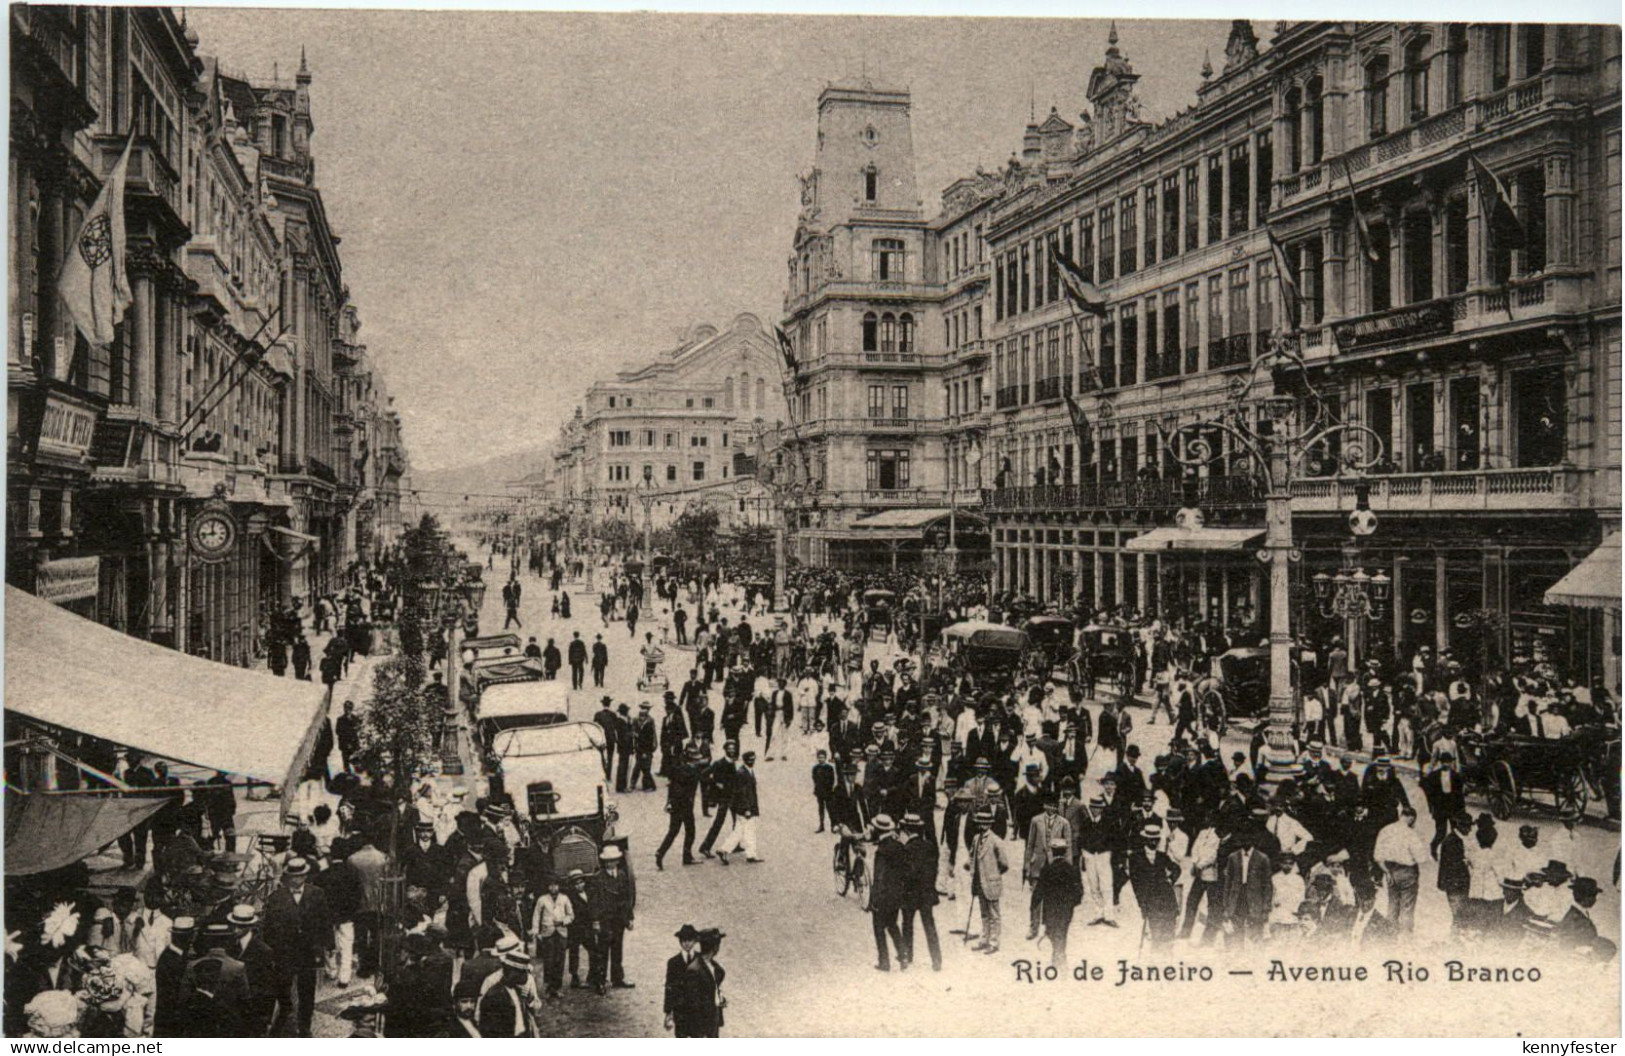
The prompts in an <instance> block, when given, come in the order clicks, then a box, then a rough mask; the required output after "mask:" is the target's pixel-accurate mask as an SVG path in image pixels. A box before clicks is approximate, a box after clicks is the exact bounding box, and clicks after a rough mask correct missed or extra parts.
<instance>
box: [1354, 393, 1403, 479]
mask: <svg viewBox="0 0 1625 1056" xmlns="http://www.w3.org/2000/svg"><path fill="white" fill-rule="evenodd" d="M1363 424H1364V425H1365V427H1366V428H1367V429H1370V430H1371V431H1372V432H1373V433H1375V434H1377V440H1378V441H1379V442H1380V443H1381V445H1382V448H1381V450H1380V451H1374V452H1370V454H1371V455H1374V456H1376V457H1377V458H1378V459H1379V460H1387V461H1389V462H1391V463H1393V464H1394V465H1395V466H1397V465H1398V464H1399V458H1398V452H1396V451H1395V450H1394V390H1392V389H1377V390H1375V391H1373V392H1367V393H1366V394H1365V422H1364V423H1363Z"/></svg>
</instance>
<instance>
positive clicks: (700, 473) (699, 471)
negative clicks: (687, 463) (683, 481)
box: [694, 462, 705, 480]
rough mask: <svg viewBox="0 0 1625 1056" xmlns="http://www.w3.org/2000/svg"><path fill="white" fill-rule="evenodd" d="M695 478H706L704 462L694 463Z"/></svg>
mask: <svg viewBox="0 0 1625 1056" xmlns="http://www.w3.org/2000/svg"><path fill="white" fill-rule="evenodd" d="M694 479H695V480H704V479H705V463H704V462H696V463H694Z"/></svg>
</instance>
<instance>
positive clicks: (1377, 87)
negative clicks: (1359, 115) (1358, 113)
mask: <svg viewBox="0 0 1625 1056" xmlns="http://www.w3.org/2000/svg"><path fill="white" fill-rule="evenodd" d="M1388 66H1389V64H1388V56H1386V55H1378V56H1377V57H1376V58H1374V59H1372V60H1371V61H1370V62H1368V63H1366V64H1365V133H1366V138H1367V139H1380V138H1381V137H1383V136H1386V135H1387V134H1388Z"/></svg>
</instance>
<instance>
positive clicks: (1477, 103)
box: [1276, 71, 1558, 205]
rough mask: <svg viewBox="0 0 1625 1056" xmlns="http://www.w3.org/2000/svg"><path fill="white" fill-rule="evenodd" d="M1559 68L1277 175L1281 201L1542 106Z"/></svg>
mask: <svg viewBox="0 0 1625 1056" xmlns="http://www.w3.org/2000/svg"><path fill="white" fill-rule="evenodd" d="M1548 81H1554V82H1555V72H1554V71H1545V72H1543V73H1542V74H1541V75H1540V76H1536V77H1533V78H1530V79H1529V80H1526V81H1523V82H1521V83H1519V84H1514V85H1509V86H1508V87H1506V88H1503V89H1501V90H1500V91H1498V92H1494V93H1492V94H1490V95H1487V96H1484V97H1483V98H1480V99H1471V100H1468V101H1467V102H1464V103H1461V104H1459V105H1457V106H1455V107H1452V108H1451V109H1449V110H1446V111H1444V112H1443V113H1439V114H1434V115H1432V116H1429V117H1421V118H1418V119H1416V120H1415V121H1414V122H1413V123H1412V124H1409V125H1407V126H1406V127H1404V128H1402V129H1399V130H1398V131H1395V132H1391V133H1389V134H1387V135H1384V136H1380V137H1378V138H1376V139H1374V140H1372V141H1370V142H1368V143H1363V144H1361V145H1360V146H1357V147H1355V148H1353V149H1352V150H1348V151H1345V152H1344V153H1343V154H1341V155H1339V156H1337V157H1333V158H1327V159H1326V160H1325V161H1323V162H1321V163H1320V164H1318V165H1316V166H1315V167H1314V168H1310V169H1304V170H1302V171H1300V172H1296V173H1292V174H1291V175H1288V176H1284V177H1282V178H1281V179H1280V180H1278V181H1277V184H1276V186H1277V187H1278V188H1279V190H1280V201H1281V204H1283V205H1285V204H1287V203H1289V202H1292V201H1293V200H1295V199H1298V198H1301V197H1303V196H1305V195H1308V194H1310V193H1312V192H1315V191H1320V190H1326V191H1328V192H1330V193H1337V192H1341V191H1343V190H1345V189H1346V186H1347V178H1346V177H1345V176H1344V174H1343V173H1344V169H1345V167H1346V168H1347V170H1348V172H1350V173H1352V174H1354V176H1355V177H1356V179H1357V180H1358V181H1359V182H1364V181H1365V180H1368V179H1373V178H1380V177H1382V176H1385V175H1387V173H1388V172H1389V171H1390V170H1393V169H1398V168H1401V167H1404V166H1406V165H1409V164H1411V163H1413V162H1415V161H1418V160H1421V159H1426V158H1430V157H1431V156H1433V155H1435V154H1442V153H1444V152H1446V151H1448V150H1450V149H1452V148H1454V147H1457V146H1459V145H1461V143H1463V142H1464V141H1465V140H1466V138H1467V137H1468V136H1470V135H1473V134H1475V133H1478V132H1480V131H1482V130H1483V129H1484V128H1485V127H1486V126H1489V125H1492V124H1495V123H1497V122H1499V121H1503V120H1505V119H1507V118H1509V117H1513V116H1515V115H1519V114H1524V113H1528V112H1530V111H1533V110H1536V109H1539V108H1540V107H1541V105H1542V104H1544V103H1547V102H1551V101H1553V99H1554V98H1555V96H1556V95H1557V94H1558V93H1557V91H1556V84H1555V83H1550V84H1549V83H1548Z"/></svg>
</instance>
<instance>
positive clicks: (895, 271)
mask: <svg viewBox="0 0 1625 1056" xmlns="http://www.w3.org/2000/svg"><path fill="white" fill-rule="evenodd" d="M870 268H871V271H872V273H873V275H874V278H875V280H876V281H877V282H901V281H902V280H903V242H902V240H901V239H897V238H877V239H875V240H874V244H873V245H872V246H871V247H870Z"/></svg>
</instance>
